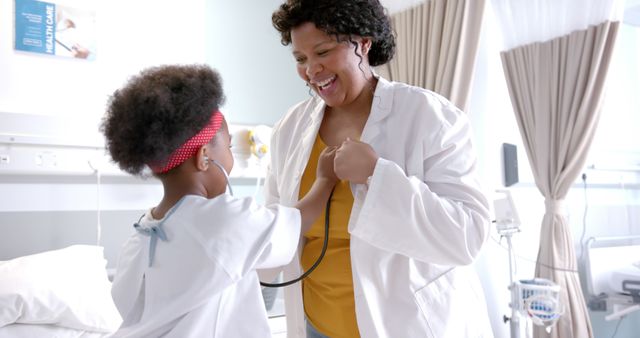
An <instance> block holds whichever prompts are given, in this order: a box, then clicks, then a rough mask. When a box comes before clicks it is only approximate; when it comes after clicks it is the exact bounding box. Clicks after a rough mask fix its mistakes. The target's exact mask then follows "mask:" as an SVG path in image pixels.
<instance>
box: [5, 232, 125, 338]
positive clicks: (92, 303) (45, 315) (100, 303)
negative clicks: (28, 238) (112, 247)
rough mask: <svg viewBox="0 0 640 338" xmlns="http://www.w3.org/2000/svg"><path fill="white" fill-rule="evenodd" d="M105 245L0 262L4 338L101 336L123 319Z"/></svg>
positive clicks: (80, 246) (78, 246)
mask: <svg viewBox="0 0 640 338" xmlns="http://www.w3.org/2000/svg"><path fill="white" fill-rule="evenodd" d="M106 263H107V261H106V260H105V258H104V255H103V248H102V247H99V246H94V245H72V246H68V247H66V248H63V249H59V250H51V251H45V252H41V253H37V254H33V255H26V256H22V257H18V258H15V259H11V260H7V261H0V276H1V277H0V338H9V337H11V338H21V337H25V338H27V337H57V338H66V337H70V338H71V337H73V338H102V337H107V336H109V335H110V334H111V333H113V332H115V331H116V330H117V328H118V327H119V325H120V323H121V321H122V320H121V318H120V315H119V313H118V311H117V309H116V307H115V305H114V303H113V300H112V299H111V292H110V290H111V283H110V281H109V279H108V276H107V270H106V269H105V267H106Z"/></svg>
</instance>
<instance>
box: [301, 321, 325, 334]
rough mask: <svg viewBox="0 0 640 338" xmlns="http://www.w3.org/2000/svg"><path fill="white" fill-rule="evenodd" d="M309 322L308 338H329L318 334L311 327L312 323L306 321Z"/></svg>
mask: <svg viewBox="0 0 640 338" xmlns="http://www.w3.org/2000/svg"><path fill="white" fill-rule="evenodd" d="M306 322H307V338H329V337H328V336H325V335H323V334H322V333H320V332H318V330H317V329H316V328H315V327H313V325H311V323H310V322H309V321H308V320H306Z"/></svg>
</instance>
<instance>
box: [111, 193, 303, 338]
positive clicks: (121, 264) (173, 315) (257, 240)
mask: <svg viewBox="0 0 640 338" xmlns="http://www.w3.org/2000/svg"><path fill="white" fill-rule="evenodd" d="M174 209H175V211H174V212H173V214H169V213H167V216H165V219H166V221H165V222H164V224H163V225H162V228H163V229H164V231H165V233H166V236H167V241H162V240H160V239H159V240H158V241H157V245H156V249H155V255H154V260H153V265H152V266H151V267H148V264H149V254H150V251H149V245H150V237H148V236H145V235H142V234H139V233H137V232H136V233H134V234H133V235H132V236H131V237H130V238H129V240H128V241H127V242H126V244H125V245H124V248H123V250H122V252H121V254H120V257H119V261H118V267H117V271H116V275H115V279H114V282H113V287H112V295H113V299H114V301H115V304H116V306H117V308H118V311H120V313H121V315H122V317H123V319H124V321H123V324H122V326H121V328H120V330H118V332H116V333H115V335H114V337H160V336H162V337H176V338H178V337H179V338H185V337H194V338H202V337H222V338H227V337H259V338H263V337H270V336H271V330H270V328H269V324H268V321H267V313H266V309H265V304H264V301H263V298H262V295H261V292H260V286H259V283H258V277H257V274H256V272H255V269H256V268H271V267H274V266H279V265H282V264H286V263H287V262H290V261H291V259H292V257H293V255H294V253H295V250H296V245H297V243H298V238H299V235H300V212H299V211H298V210H297V209H293V208H286V207H281V206H277V207H276V206H274V207H272V208H265V207H260V206H258V205H257V204H255V203H254V202H253V200H252V199H250V198H243V199H238V198H233V197H231V196H229V195H226V194H224V195H220V196H218V197H216V198H213V199H206V198H204V197H200V196H194V195H188V196H185V197H184V198H183V200H182V201H181V203H180V204H177V205H176V206H174ZM149 214H150V213H147V215H149ZM159 222H160V221H157V220H153V219H152V218H150V217H149V216H146V217H145V218H143V219H142V221H141V222H140V224H141V226H142V227H143V228H146V229H149V228H151V227H153V226H157V225H158V223H159Z"/></svg>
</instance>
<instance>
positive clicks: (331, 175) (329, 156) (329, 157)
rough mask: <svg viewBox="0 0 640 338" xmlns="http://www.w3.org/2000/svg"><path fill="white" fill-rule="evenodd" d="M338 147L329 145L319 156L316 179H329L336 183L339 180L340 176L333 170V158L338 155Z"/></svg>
mask: <svg viewBox="0 0 640 338" xmlns="http://www.w3.org/2000/svg"><path fill="white" fill-rule="evenodd" d="M337 149H338V147H336V146H333V147H327V148H325V149H324V150H323V151H322V152H321V153H320V156H319V157H318V168H317V169H316V179H321V178H323V179H327V180H328V181H329V182H330V183H334V184H335V183H336V182H337V181H338V177H337V176H336V174H335V172H334V171H333V167H334V164H333V160H334V157H335V155H336V150H337Z"/></svg>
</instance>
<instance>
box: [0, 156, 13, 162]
mask: <svg viewBox="0 0 640 338" xmlns="http://www.w3.org/2000/svg"><path fill="white" fill-rule="evenodd" d="M10 162H11V158H10V157H9V155H0V164H9V163H10Z"/></svg>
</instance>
